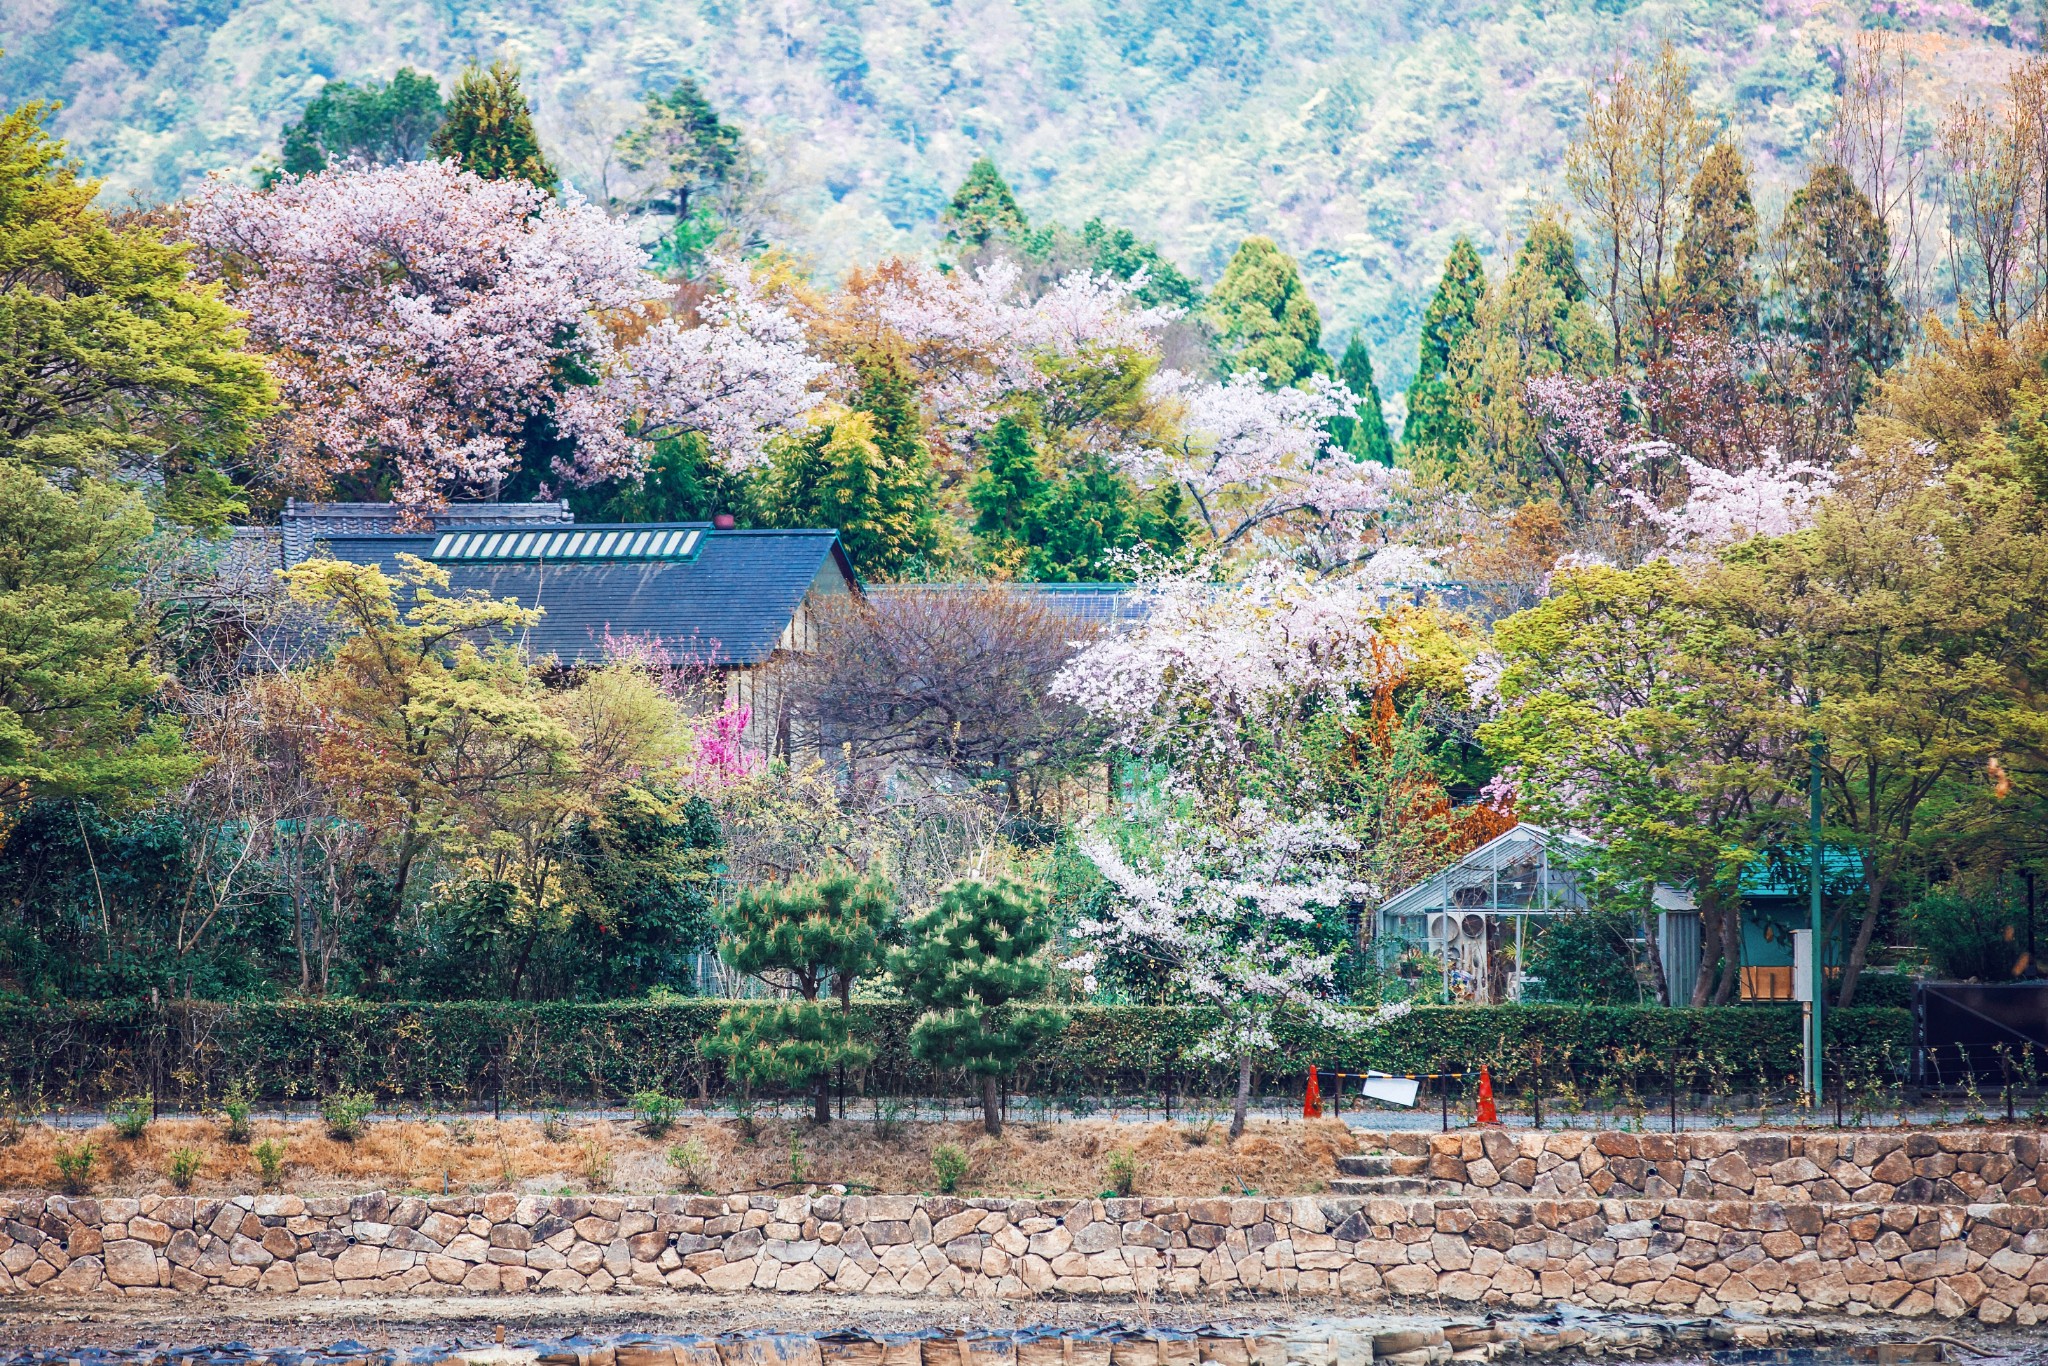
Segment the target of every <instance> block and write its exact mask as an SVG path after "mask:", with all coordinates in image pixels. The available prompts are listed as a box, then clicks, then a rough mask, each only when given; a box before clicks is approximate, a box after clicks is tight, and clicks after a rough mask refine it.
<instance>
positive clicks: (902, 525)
mask: <svg viewBox="0 0 2048 1366" xmlns="http://www.w3.org/2000/svg"><path fill="white" fill-rule="evenodd" d="M855 369H856V371H857V372H858V373H859V375H860V377H861V383H860V387H859V389H858V390H857V391H856V393H855V395H854V407H853V408H852V409H850V410H845V411H841V412H838V413H832V414H823V415H820V416H819V417H818V418H816V419H814V420H813V422H812V424H811V427H810V429H809V430H808V431H806V432H805V433H803V434H802V435H800V436H796V437H793V438H791V439H789V440H787V441H785V442H783V443H781V447H780V449H779V451H778V452H777V454H776V457H775V464H774V467H773V468H772V469H771V470H770V471H769V472H768V475H767V476H766V479H765V480H764V482H763V484H762V488H761V501H762V507H763V511H764V513H765V514H766V515H767V516H768V517H769V518H770V519H771V520H773V521H774V522H776V523H777V524H779V525H784V526H827V527H835V528H837V529H838V531H839V539H840V543H841V544H842V545H844V546H845V547H846V553H847V556H848V557H849V558H850V559H852V561H853V563H854V567H855V568H856V569H858V570H859V571H860V572H861V574H862V576H863V577H866V578H873V579H888V578H894V577H896V576H899V575H901V574H904V573H907V572H909V571H911V570H912V569H914V568H915V567H916V566H918V565H919V564H921V563H924V562H927V561H929V560H930V559H931V557H932V556H933V555H934V554H935V553H936V552H937V550H938V537H939V526H938V512H937V508H936V506H935V503H934V498H933V492H932V487H933V482H934V481H933V474H932V458H931V449H930V447H929V446H928V445H926V443H925V437H924V423H923V419H922V417H921V416H920V414H919V412H918V408H917V392H916V388H915V382H914V381H913V380H912V379H911V377H910V374H909V372H908V371H907V370H906V369H905V368H904V366H903V365H902V363H901V362H899V361H897V360H895V359H894V358H892V357H888V356H881V355H875V354H870V355H867V356H863V357H861V358H860V359H858V360H857V361H856V362H855Z"/></svg>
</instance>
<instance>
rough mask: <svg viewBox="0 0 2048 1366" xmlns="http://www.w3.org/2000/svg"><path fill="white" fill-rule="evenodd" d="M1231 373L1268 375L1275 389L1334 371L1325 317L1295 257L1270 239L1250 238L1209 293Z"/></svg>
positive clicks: (1211, 311) (1226, 368) (1225, 364)
mask: <svg viewBox="0 0 2048 1366" xmlns="http://www.w3.org/2000/svg"><path fill="white" fill-rule="evenodd" d="M1208 314H1209V319H1210V322H1211V323H1212V324H1213V325H1214V326H1215V328H1216V349H1217V351H1218V352H1219V353H1220V354H1221V356H1222V358H1223V370H1224V373H1225V374H1232V375H1234V374H1243V373H1251V374H1256V375H1260V376H1262V377H1263V378H1264V379H1265V381H1266V382H1267V383H1268V384H1270V385H1272V386H1273V387H1274V388H1276V389H1278V388H1283V387H1285V386H1288V385H1293V384H1299V383H1300V382H1301V381H1303V380H1305V379H1307V378H1308V377H1309V376H1311V375H1327V374H1329V373H1330V358H1329V356H1328V355H1327V354H1325V353H1324V351H1323V319H1322V315H1321V314H1320V313H1318V312H1317V311H1316V304H1315V300H1313V299H1311V298H1310V297H1309V295H1308V289H1307V287H1306V286H1305V285H1303V284H1302V282H1301V271H1300V269H1299V268H1298V267H1297V266H1296V265H1295V263H1294V258H1293V257H1291V256H1289V255H1288V254H1287V253H1285V252H1283V251H1281V250H1280V248H1279V246H1278V245H1276V244H1275V243H1274V241H1273V240H1272V239H1271V238H1270V237H1247V238H1246V239H1245V240H1244V242H1243V243H1242V244H1241V245H1240V246H1239V247H1238V249H1237V252H1236V254H1235V255H1233V256H1232V257H1231V258H1230V264H1229V265H1227V266H1225V267H1224V268H1223V278H1222V279H1221V280H1219V281H1217V283H1216V288H1215V290H1214V291H1213V292H1211V293H1210V295H1209V306H1208Z"/></svg>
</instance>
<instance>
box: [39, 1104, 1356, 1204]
mask: <svg viewBox="0 0 2048 1366" xmlns="http://www.w3.org/2000/svg"><path fill="white" fill-rule="evenodd" d="M252 1128H253V1140H254V1142H256V1143H261V1142H264V1141H265V1140H279V1141H281V1142H282V1143H283V1144H284V1149H285V1154H284V1179H283V1185H284V1186H285V1187H287V1188H289V1189H291V1190H293V1191H295V1192H299V1193H312V1192H321V1191H360V1190H369V1189H374V1188H383V1189H387V1190H393V1191H398V1190H411V1191H416V1192H421V1193H428V1194H439V1193H440V1192H441V1190H442V1189H443V1186H444V1183H445V1186H446V1189H447V1190H448V1191H450V1192H452V1193H464V1192H474V1191H486V1190H520V1191H529V1192H536V1193H538V1192H548V1193H559V1192H564V1191H567V1192H570V1193H581V1192H584V1191H592V1190H612V1191H625V1192H634V1193H645V1192H656V1191H673V1190H682V1189H685V1188H686V1178H685V1176H684V1175H683V1174H682V1173H680V1172H679V1171H678V1170H677V1168H676V1167H675V1166H674V1165H673V1164H672V1163H671V1162H670V1158H669V1154H670V1152H671V1150H672V1149H675V1148H679V1147H685V1146H687V1145H693V1144H694V1146H695V1148H696V1149H697V1150H698V1151H700V1152H701V1155H702V1161H701V1164H700V1170H699V1172H698V1173H697V1175H698V1177H699V1178H700V1180H701V1185H702V1188H703V1189H707V1190H711V1191H743V1190H756V1189H763V1188H778V1187H780V1188H787V1189H801V1185H802V1184H806V1183H808V1184H828V1183H845V1184H848V1185H852V1186H858V1187H863V1188H867V1189H870V1190H875V1191H881V1192H889V1193H899V1192H918V1191H931V1190H935V1189H936V1183H935V1180H934V1177H933V1173H932V1152H933V1150H934V1149H935V1148H937V1147H938V1146H939V1145H941V1144H945V1143H952V1144H957V1145H958V1146H959V1147H961V1148H962V1149H964V1150H965V1151H966V1153H967V1156H968V1159H969V1167H968V1172H967V1176H966V1178H965V1179H964V1180H962V1181H961V1183H960V1186H959V1190H960V1193H962V1194H968V1195H992V1196H994V1195H1005V1196H1082V1195H1099V1194H1101V1193H1102V1192H1103V1191H1105V1190H1107V1189H1108V1188H1109V1187H1110V1185H1111V1178H1110V1176H1109V1172H1108V1169H1109V1164H1110V1158H1111V1155H1112V1154H1113V1153H1116V1152H1118V1151H1120V1150H1121V1151H1128V1152H1129V1153H1130V1154H1131V1155H1132V1156H1133V1157H1135V1159H1136V1161H1137V1184H1136V1193H1137V1194H1140V1195H1215V1194H1219V1193H1226V1192H1227V1193H1230V1194H1237V1193H1239V1192H1242V1191H1255V1192H1257V1193H1259V1194H1262V1195H1304V1194H1314V1193H1316V1192H1318V1191H1320V1190H1322V1189H1324V1188H1325V1187H1326V1186H1327V1184H1328V1182H1329V1180H1330V1178H1331V1177H1332V1176H1333V1175H1335V1172H1336V1158H1337V1155H1338V1154H1340V1153H1347V1152H1353V1151H1356V1149H1357V1144H1356V1142H1355V1141H1354V1140H1353V1138H1352V1136H1351V1133H1350V1131H1349V1130H1347V1129H1346V1128H1345V1127H1344V1125H1343V1124H1342V1123H1340V1122H1339V1121H1336V1120H1254V1121H1252V1124H1251V1126H1250V1128H1249V1129H1248V1130H1247V1131H1246V1133H1245V1135H1244V1137H1242V1138H1241V1139H1239V1140H1238V1141H1237V1142H1236V1143H1230V1142H1228V1141H1227V1139H1226V1136H1225V1126H1224V1125H1222V1124H1220V1123H1204V1122H1200V1121H1197V1122H1192V1123H1143V1124H1119V1123H1116V1122H1114V1121H1112V1120H1106V1119H1089V1120H1077V1121H1068V1122H1063V1123H1049V1124H1029V1123H1015V1122H1013V1123H1012V1124H1010V1125H1009V1126H1008V1127H1007V1128H1006V1129H1005V1130H1004V1132H1003V1134H1002V1136H1001V1137H1000V1138H990V1137H988V1136H987V1135H985V1134H983V1133H982V1132H981V1128H980V1125H979V1124H976V1123H909V1124H902V1125H898V1126H895V1127H894V1128H893V1129H892V1130H890V1131H888V1132H886V1133H885V1132H881V1131H878V1129H877V1126H876V1125H875V1124H874V1123H873V1122H872V1121H869V1120H864V1119H848V1120H842V1121H837V1122H834V1123H832V1124H829V1125H824V1126H814V1125H812V1124H809V1123H806V1122H800V1121H789V1120H773V1121H765V1122H762V1123H761V1124H759V1125H758V1126H757V1128H756V1130H755V1132H754V1133H753V1134H752V1136H749V1135H747V1134H746V1133H744V1132H742V1130H741V1128H740V1126H739V1125H737V1124H736V1123H735V1122H734V1121H732V1120H729V1119H701V1118H690V1119H686V1120H683V1121H681V1122H679V1123H677V1124H676V1126H675V1127H674V1128H673V1129H671V1130H670V1131H669V1132H668V1133H667V1134H666V1135H664V1136H663V1137H661V1138H659V1139H656V1138H650V1137H648V1136H646V1135H643V1134H641V1133H640V1132H638V1131H637V1130H636V1129H634V1128H633V1127H632V1126H631V1125H629V1124H625V1123H620V1122H615V1121H610V1120H585V1121H578V1122H572V1123H569V1124H567V1125H561V1126H558V1127H557V1128H556V1129H555V1130H554V1131H553V1132H552V1133H551V1132H550V1131H549V1130H548V1129H547V1128H545V1127H544V1126H543V1125H541V1124H540V1123H538V1122H535V1121H533V1120H527V1119H506V1120H489V1119H482V1120H470V1121H460V1120H383V1121H378V1122H374V1123H372V1124H370V1125H368V1126H367V1127H366V1128H365V1130H364V1131H363V1133H362V1134H361V1136H360V1137H358V1138H356V1139H355V1140H354V1141H353V1142H343V1141H340V1140H337V1139H335V1138H332V1137H330V1136H329V1135H328V1133H327V1131H326V1128H325V1126H324V1125H322V1124H321V1123H320V1122H319V1121H318V1120H299V1121H293V1122H290V1123H286V1122H281V1121H276V1120H270V1121H265V1120H258V1121H256V1122H255V1124H254V1125H253V1126H252ZM81 1140H85V1141H89V1142H91V1143H92V1144H93V1145H94V1147H95V1148H96V1150H97V1158H96V1161H95V1163H94V1169H93V1176H92V1180H91V1183H90V1185H91V1192H92V1193H93V1194H97V1195H138V1194H142V1193H145V1192H149V1191H157V1192H164V1193H169V1192H171V1190H172V1185H171V1181H170V1175H169V1173H170V1170H171V1166H172V1156H173V1154H174V1153H175V1152H176V1151H177V1150H178V1149H181V1148H189V1149H192V1150H195V1151H196V1152H198V1153H199V1155H200V1165H199V1171H198V1174H197V1176H196V1177H195V1178H194V1180H193V1182H192V1186H191V1190H192V1192H193V1193H195V1194H215V1195H218V1194H223V1193H226V1194H243V1193H254V1192H256V1191H258V1190H260V1189H261V1183H260V1181H259V1179H258V1174H257V1165H256V1162H255V1160H254V1157H253V1155H252V1153H251V1149H250V1145H248V1144H239V1143H230V1142H228V1141H227V1140H226V1138H225V1137H224V1135H223V1131H222V1128H221V1126H220V1125H219V1124H217V1123H215V1122H213V1121H211V1120H205V1119H160V1120H157V1121H155V1122H154V1123H152V1124H151V1125H150V1126H149V1128H148V1130H147V1132H145V1133H144V1134H143V1136H142V1137H140V1138H137V1139H123V1138H120V1137H117V1136H116V1135H115V1133H114V1131H113V1129H111V1128H110V1127H108V1126H106V1125H101V1126H100V1127H98V1128H96V1129H93V1130H91V1131H90V1132H82V1131H80V1130H76V1129H63V1130H59V1129H52V1128H50V1127H48V1126H46V1125H41V1124H31V1125H26V1126H23V1127H22V1128H21V1130H20V1131H19V1134H18V1136H17V1137H16V1138H15V1139H14V1141H13V1142H11V1143H7V1144H5V1145H4V1146H0V1189H5V1190H7V1191H10V1192H23V1191H47V1190H56V1189H58V1188H59V1178H58V1172H57V1165H56V1157H57V1152H58V1148H59V1145H60V1144H67V1145H74V1146H75V1145H76V1144H78V1143H79V1142H80V1141H81ZM793 1183H794V1184H793Z"/></svg>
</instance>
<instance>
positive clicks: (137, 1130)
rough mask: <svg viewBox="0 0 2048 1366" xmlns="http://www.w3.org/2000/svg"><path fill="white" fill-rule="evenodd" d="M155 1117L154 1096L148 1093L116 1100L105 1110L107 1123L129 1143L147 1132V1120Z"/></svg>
mask: <svg viewBox="0 0 2048 1366" xmlns="http://www.w3.org/2000/svg"><path fill="white" fill-rule="evenodd" d="M155 1118H156V1097H155V1096H150V1095H142V1096H130V1097H128V1098H127V1099H126V1100H122V1101H116V1102H115V1103H114V1105H113V1106H112V1107H111V1108H109V1109H108V1111H107V1123H109V1124H111V1125H113V1126H114V1132H115V1134H117V1135H118V1136H120V1137H121V1138H125V1139H127V1140H128V1141H129V1142H131V1143H132V1142H134V1141H135V1140H136V1139H138V1138H141V1137H142V1136H143V1134H145V1133H147V1132H148V1130H149V1122H150V1121H151V1120H153V1119H155Z"/></svg>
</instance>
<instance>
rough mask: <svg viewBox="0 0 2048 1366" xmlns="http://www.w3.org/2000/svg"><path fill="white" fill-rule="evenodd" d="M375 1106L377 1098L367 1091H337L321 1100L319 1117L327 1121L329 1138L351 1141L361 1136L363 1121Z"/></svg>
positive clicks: (344, 1141)
mask: <svg viewBox="0 0 2048 1366" xmlns="http://www.w3.org/2000/svg"><path fill="white" fill-rule="evenodd" d="M376 1106H377V1098H376V1097H375V1096H372V1095H371V1094H370V1093H369V1092H367V1091H337V1092H335V1093H334V1094H333V1095H331V1096H327V1097H324V1098H323V1099H322V1100H321V1102H320V1118H322V1119H324V1120H326V1121H327V1135H328V1137H329V1138H337V1139H340V1140H341V1141H342V1142H343V1143H353V1142H355V1141H356V1139H358V1138H360V1137H361V1136H362V1132H363V1122H364V1121H365V1120H367V1119H368V1118H369V1117H370V1111H371V1110H373V1109H375V1108H376Z"/></svg>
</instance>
